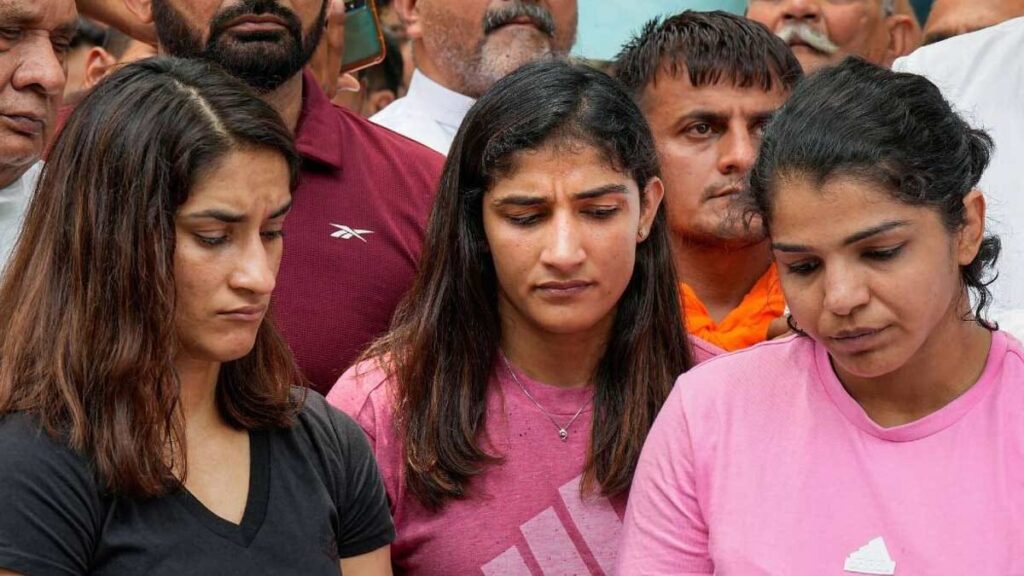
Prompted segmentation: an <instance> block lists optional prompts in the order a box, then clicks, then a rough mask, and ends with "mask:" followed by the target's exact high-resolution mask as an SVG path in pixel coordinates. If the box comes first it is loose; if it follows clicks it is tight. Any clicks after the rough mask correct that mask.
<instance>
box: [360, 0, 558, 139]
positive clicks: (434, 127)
mask: <svg viewBox="0 0 1024 576" xmlns="http://www.w3.org/2000/svg"><path fill="white" fill-rule="evenodd" d="M395 7H396V8H397V10H398V12H399V14H400V15H401V16H402V19H403V20H404V21H405V23H406V26H407V32H408V34H409V37H410V38H412V40H413V54H414V59H415V63H416V71H415V72H414V73H413V76H412V81H411V83H410V85H409V91H408V92H407V94H406V95H405V97H404V98H400V99H398V100H397V101H395V102H394V103H393V104H391V105H390V106H388V107H387V108H385V109H384V110H382V111H381V112H380V113H379V114H377V115H375V116H373V117H372V118H371V120H372V121H374V122H377V123H378V124H380V125H382V126H386V127H388V128H391V129H392V130H394V131H396V132H398V133H400V134H404V135H405V136H408V137H410V138H412V139H413V140H416V141H418V142H422V143H423V144H426V145H427V146H429V147H431V148H433V149H434V150H437V151H438V152H440V153H442V154H447V153H448V148H449V147H450V146H451V143H452V140H453V139H454V137H455V132H456V131H457V130H458V129H459V125H460V124H461V123H462V118H463V116H465V115H466V112H467V111H468V110H469V108H470V106H472V105H473V102H474V101H475V99H476V98H479V97H480V95H481V94H483V93H484V92H486V91H487V90H488V89H490V87H491V86H493V85H494V83H495V82H497V81H498V80H500V79H501V78H503V77H504V76H505V75H507V74H509V73H510V72H513V71H514V70H516V69H518V68H519V67H520V66H522V65H523V64H526V63H529V62H532V61H534V60H537V59H538V58H545V57H552V56H554V57H560V56H565V55H566V54H568V53H569V50H570V49H571V48H572V45H573V43H574V42H575V40H576V21H577V12H576V0H395Z"/></svg>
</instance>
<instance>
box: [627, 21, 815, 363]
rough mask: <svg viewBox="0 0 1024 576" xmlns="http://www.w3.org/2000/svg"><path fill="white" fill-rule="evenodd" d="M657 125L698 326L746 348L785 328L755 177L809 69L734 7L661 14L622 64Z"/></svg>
mask: <svg viewBox="0 0 1024 576" xmlns="http://www.w3.org/2000/svg"><path fill="white" fill-rule="evenodd" d="M614 69H615V74H616V76H617V77H618V78H619V80H620V81H621V82H622V83H623V84H624V85H625V86H626V88H627V89H628V90H629V91H630V93H631V94H632V95H633V97H634V98H635V99H636V101H637V103H638V104H639V105H640V109H641V110H643V112H644V115H645V116H646V117H647V121H648V122H649V123H650V125H651V131H652V132H653V133H654V140H655V143H656V144H657V147H658V155H659V157H660V160H661V170H662V181H663V182H664V184H665V200H664V205H665V211H666V214H667V216H668V223H669V229H670V230H671V232H672V234H671V237H670V239H671V241H672V256H673V258H674V259H675V266H676V273H677V274H678V275H679V279H680V296H681V297H682V303H683V309H684V318H685V320H686V328H687V331H688V332H690V333H691V334H693V335H695V336H697V337H699V338H702V339H703V340H706V341H708V342H711V343H712V344H715V345H716V346H719V347H720V348H723V349H725V350H738V349H740V348H745V347H747V346H751V345H753V344H756V343H757V342H761V341H763V340H765V339H767V338H771V337H774V336H777V335H779V334H781V333H784V332H785V331H786V321H785V319H784V318H783V317H782V315H783V312H784V310H785V302H784V300H783V296H782V290H781V287H780V285H779V282H778V273H777V271H776V269H775V267H774V266H773V265H772V257H771V249H770V246H769V244H768V241H767V240H766V236H765V231H764V227H763V226H762V225H761V222H760V220H751V219H750V218H748V217H747V213H748V210H747V209H748V206H749V204H748V188H747V175H748V173H749V171H750V169H751V167H752V166H753V164H754V160H755V158H756V157H757V152H758V148H759V146H760V142H761V134H762V130H763V129H764V127H765V124H767V123H768V120H769V119H770V118H771V116H772V114H773V113H774V112H775V111H776V110H777V109H778V108H779V107H780V106H782V104H783V103H784V102H785V101H786V99H787V98H788V97H789V93H790V91H791V90H792V89H793V87H794V85H795V84H796V83H797V81H798V80H799V79H800V78H801V77H802V73H801V70H800V64H799V62H797V60H796V58H794V56H793V53H792V52H791V51H790V50H789V48H787V47H786V45H785V43H784V42H783V41H782V40H780V39H779V38H777V37H775V36H773V35H772V33H771V32H769V31H768V29H766V28H765V27H764V26H762V25H760V24H758V23H756V22H752V21H750V20H747V19H745V18H743V17H740V16H736V15H733V14H729V13H726V12H692V11H686V12H683V13H681V14H678V15H676V16H672V17H671V18H668V19H666V20H664V21H660V22H659V21H657V20H654V21H651V22H649V23H648V24H647V25H646V26H645V27H644V29H643V31H642V32H641V34H640V35H639V36H637V37H636V38H634V39H633V40H632V41H630V42H629V43H627V44H626V46H625V47H624V48H623V49H622V52H621V53H620V54H619V55H618V57H617V59H616V61H615V64H614Z"/></svg>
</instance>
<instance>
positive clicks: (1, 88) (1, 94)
mask: <svg viewBox="0 0 1024 576" xmlns="http://www.w3.org/2000/svg"><path fill="white" fill-rule="evenodd" d="M75 17H76V12H75V3H74V1H73V0H0V30H2V33H0V187H2V186H6V185H8V184H10V182H12V181H14V180H15V179H17V178H18V177H20V176H21V174H22V173H23V172H24V171H25V169H27V168H28V167H29V166H31V165H32V164H33V163H35V162H36V161H37V160H39V158H40V156H41V155H42V152H43V147H44V146H45V145H46V142H47V140H48V139H49V137H50V134H51V133H52V130H53V125H54V118H55V116H56V114H57V107H58V106H59V105H60V102H61V96H62V94H63V93H64V83H65V82H66V81H67V76H66V72H67V70H66V62H65V60H66V58H67V54H68V51H69V47H70V45H71V38H72V37H73V36H74V35H75Z"/></svg>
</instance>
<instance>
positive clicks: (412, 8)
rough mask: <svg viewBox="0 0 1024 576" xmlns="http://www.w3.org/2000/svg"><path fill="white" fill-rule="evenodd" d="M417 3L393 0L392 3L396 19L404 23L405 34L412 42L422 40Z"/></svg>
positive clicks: (414, 0) (410, 0) (413, 0)
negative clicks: (396, 14)
mask: <svg viewBox="0 0 1024 576" xmlns="http://www.w3.org/2000/svg"><path fill="white" fill-rule="evenodd" d="M442 1H444V0H442ZM419 3H420V0H395V3H394V7H395V10H396V11H397V12H398V17H399V18H401V19H402V22H403V23H405V33H406V35H408V36H409V38H410V39H412V40H420V39H422V38H423V27H422V26H421V25H420V11H419Z"/></svg>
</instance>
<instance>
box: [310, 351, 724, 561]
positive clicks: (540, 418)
mask: <svg viewBox="0 0 1024 576" xmlns="http://www.w3.org/2000/svg"><path fill="white" fill-rule="evenodd" d="M694 352H695V356H696V360H697V361H701V360H704V359H706V358H708V357H709V356H710V355H712V354H713V353H714V352H715V349H714V348H713V347H710V346H708V345H706V344H704V343H695V347H694ZM513 369H514V368H513ZM495 372H496V376H495V377H492V379H491V385H490V387H489V391H488V397H487V432H486V433H487V435H488V438H490V441H491V445H492V446H494V449H495V450H496V451H497V452H499V453H500V454H501V456H502V457H504V459H505V462H504V464H502V465H496V466H491V467H489V468H487V470H486V471H485V472H484V473H483V474H481V475H479V476H477V477H476V478H475V479H474V480H473V482H472V484H471V487H470V489H471V490H472V492H473V497H472V498H469V499H467V500H454V501H449V502H448V503H447V504H446V506H445V507H444V508H443V509H442V510H441V511H440V512H436V513H435V512H430V511H428V510H427V509H425V508H424V507H423V506H421V505H420V504H419V502H418V501H417V500H416V499H415V497H414V496H413V495H412V494H410V493H409V492H408V491H407V489H406V485H405V481H404V467H403V448H402V443H401V440H400V439H399V438H398V436H397V434H396V432H395V422H394V400H393V387H392V384H391V382H390V381H388V380H387V379H386V378H385V375H384V373H383V372H382V371H381V370H380V369H379V367H378V366H377V363H376V362H374V361H372V360H371V361H368V362H363V363H360V364H357V365H356V366H354V367H353V368H351V369H350V370H348V371H347V372H346V373H345V374H344V375H342V377H341V379H340V380H338V383H337V384H335V386H334V388H333V389H332V390H331V392H330V394H329V395H328V396H327V400H328V402H330V403H331V404H332V405H334V406H335V407H336V408H339V409H341V410H343V411H344V412H346V413H348V414H349V415H350V416H352V417H353V418H354V419H355V420H356V421H357V422H358V423H359V424H360V426H362V428H363V430H364V431H365V432H366V434H367V436H368V437H369V439H370V443H371V445H372V446H373V450H374V455H375V456H376V458H377V463H378V464H379V465H380V468H381V473H382V475H383V477H384V484H385V487H386V488H387V492H388V497H389V499H390V501H391V512H392V515H393V516H394V520H395V528H396V531H397V533H398V539H397V540H396V541H395V542H394V543H393V544H392V545H391V557H392V562H393V564H394V567H395V571H396V573H398V574H403V573H412V574H437V575H445V576H450V575H453V574H458V575H460V576H461V575H470V574H485V575H503V576H517V575H530V574H581V575H585V574H609V573H611V572H612V569H613V567H614V565H615V557H616V552H617V550H618V543H619V532H620V530H621V527H622V515H623V513H624V512H625V505H626V500H625V497H624V496H623V497H618V498H613V499H608V498H604V497H601V496H597V495H592V494H588V495H587V496H585V497H581V494H580V479H581V475H582V472H583V465H584V461H585V458H586V450H587V445H588V443H589V440H590V430H591V418H592V412H591V399H592V390H591V389H575V390H564V389H560V388H557V387H554V386H548V385H545V384H542V383H540V382H536V381H534V380H531V379H530V378H528V377H527V376H526V375H525V374H523V373H522V372H519V371H517V372H516V375H517V376H518V378H519V381H520V382H521V383H522V385H523V386H524V387H525V388H526V389H527V390H529V392H530V394H531V395H533V397H534V398H535V399H536V400H537V402H538V403H539V404H540V405H541V406H543V407H544V409H546V410H547V411H549V412H551V413H552V414H554V416H555V419H556V420H557V421H558V422H560V423H562V424H564V423H566V422H568V421H569V420H570V419H571V418H572V416H573V415H574V414H575V413H576V411H577V410H579V408H580V407H581V406H584V408H583V412H582V413H581V414H580V417H579V418H578V419H577V420H576V421H575V423H573V425H572V426H571V427H570V428H569V429H568V432H569V436H568V438H567V439H566V440H565V441H564V442H563V441H562V440H561V439H559V436H558V428H556V427H555V425H554V424H552V422H551V421H550V420H548V419H547V417H545V416H544V414H543V413H542V412H541V411H540V410H538V409H537V406H536V405H535V404H534V403H533V402H532V401H530V400H529V399H528V398H527V397H526V395H525V394H523V391H522V390H521V389H520V388H519V385H518V384H516V382H515V381H514V380H512V378H511V377H509V374H508V371H507V370H506V369H505V368H504V365H503V364H501V363H499V364H498V368H497V369H496V371H495Z"/></svg>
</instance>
